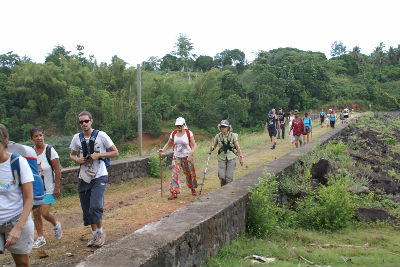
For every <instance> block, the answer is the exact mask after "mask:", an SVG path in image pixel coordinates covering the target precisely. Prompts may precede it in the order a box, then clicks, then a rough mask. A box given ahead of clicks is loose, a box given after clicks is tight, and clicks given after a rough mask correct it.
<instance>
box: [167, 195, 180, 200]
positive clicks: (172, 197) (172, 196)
mask: <svg viewBox="0 0 400 267" xmlns="http://www.w3.org/2000/svg"><path fill="white" fill-rule="evenodd" d="M176 198H178V196H177V195H176V194H172V195H171V196H170V197H169V198H168V200H174V199H176Z"/></svg>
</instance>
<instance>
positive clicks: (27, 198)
mask: <svg viewBox="0 0 400 267" xmlns="http://www.w3.org/2000/svg"><path fill="white" fill-rule="evenodd" d="M21 187H22V197H23V199H24V207H23V209H22V213H21V215H20V216H19V219H18V222H17V224H16V225H15V226H14V227H13V229H11V231H10V233H9V234H8V237H7V240H6V243H5V246H6V247H8V246H11V245H13V244H15V243H17V242H18V240H19V237H20V236H21V231H22V228H24V226H25V223H26V220H27V219H28V216H29V214H30V212H31V210H32V206H33V183H32V182H30V183H24V184H22V185H21Z"/></svg>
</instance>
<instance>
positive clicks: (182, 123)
mask: <svg viewBox="0 0 400 267" xmlns="http://www.w3.org/2000/svg"><path fill="white" fill-rule="evenodd" d="M185 124H186V123H185V119H184V118H182V117H179V118H177V119H176V121H175V125H185Z"/></svg>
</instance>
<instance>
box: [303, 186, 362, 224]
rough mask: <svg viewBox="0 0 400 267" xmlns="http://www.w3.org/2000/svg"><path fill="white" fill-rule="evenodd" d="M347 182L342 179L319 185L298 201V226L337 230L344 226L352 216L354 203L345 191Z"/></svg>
mask: <svg viewBox="0 0 400 267" xmlns="http://www.w3.org/2000/svg"><path fill="white" fill-rule="evenodd" d="M347 188H348V183H347V182H344V181H343V180H338V181H335V182H333V184H332V185H329V186H322V185H321V186H320V187H319V188H318V190H317V192H315V193H312V194H310V195H308V196H306V197H305V198H304V200H302V201H299V202H298V207H297V210H296V211H297V219H296V220H297V222H298V224H299V225H300V226H302V227H304V228H307V229H315V230H322V229H326V230H331V231H332V230H338V229H341V228H344V227H346V226H347V225H348V224H349V222H350V221H351V219H352V218H353V216H354V209H355V205H354V203H353V200H352V198H351V196H350V193H349V192H347Z"/></svg>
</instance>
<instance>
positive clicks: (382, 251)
mask: <svg viewBox="0 0 400 267" xmlns="http://www.w3.org/2000/svg"><path fill="white" fill-rule="evenodd" d="M313 243H314V244H331V245H353V246H363V245H364V244H366V243H369V244H370V245H369V246H368V248H344V247H335V248H318V247H317V246H315V245H311V244H313ZM253 254H255V255H260V256H265V257H268V258H276V261H275V262H273V263H270V264H268V266H299V265H298V264H299V262H301V266H310V265H309V264H306V263H305V262H304V261H303V260H300V257H299V256H302V257H304V258H306V259H307V260H309V261H312V262H314V263H315V264H317V265H323V266H327V265H330V266H335V267H338V266H400V232H399V229H396V228H394V227H392V226H389V225H381V224H369V225H368V224H362V225H361V226H356V225H355V226H354V227H349V228H346V229H344V230H341V231H337V232H334V233H329V232H315V231H306V230H298V229H297V230H295V229H280V230H278V231H277V233H276V234H274V235H272V236H270V237H268V238H265V239H258V238H254V237H249V236H247V235H244V236H241V237H240V238H238V239H237V240H235V241H233V242H232V243H231V244H230V245H228V246H225V247H223V249H222V250H221V251H220V253H219V254H218V256H216V257H214V258H211V259H209V260H208V261H207V262H204V263H203V264H202V266H255V265H254V263H252V262H251V261H250V260H249V259H244V258H245V257H246V256H249V255H253Z"/></svg>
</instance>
